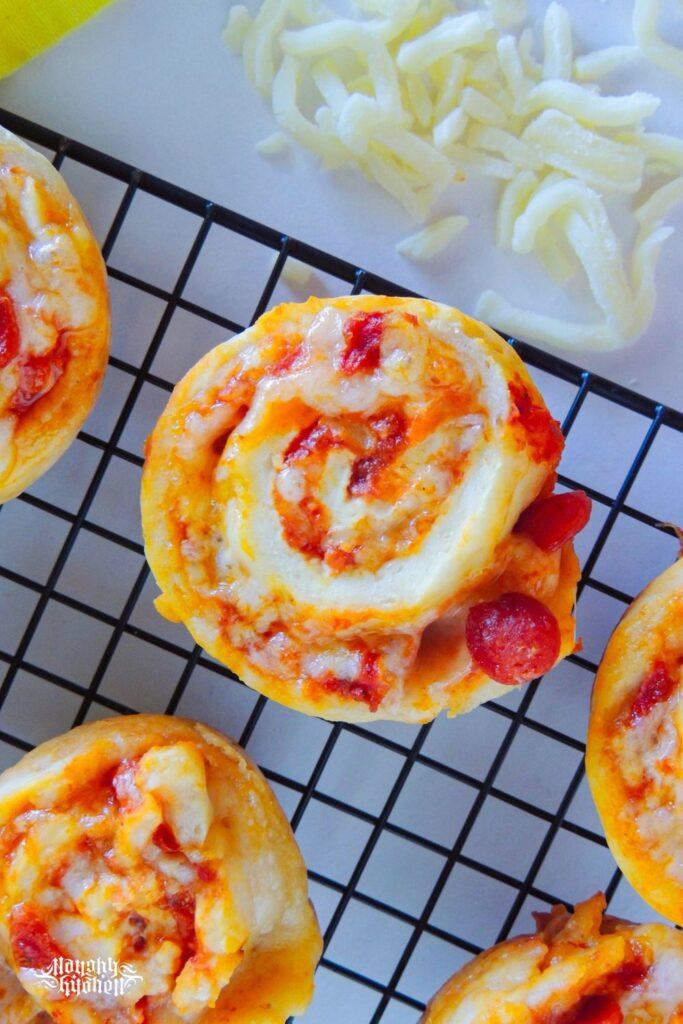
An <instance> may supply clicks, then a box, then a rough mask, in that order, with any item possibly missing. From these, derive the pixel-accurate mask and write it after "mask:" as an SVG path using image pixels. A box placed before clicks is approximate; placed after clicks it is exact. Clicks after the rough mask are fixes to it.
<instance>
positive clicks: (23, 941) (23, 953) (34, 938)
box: [9, 903, 62, 970]
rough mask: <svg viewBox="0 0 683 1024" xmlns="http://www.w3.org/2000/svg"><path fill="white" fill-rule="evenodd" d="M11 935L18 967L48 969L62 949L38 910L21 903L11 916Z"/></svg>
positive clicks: (13, 953) (60, 954)
mask: <svg viewBox="0 0 683 1024" xmlns="http://www.w3.org/2000/svg"><path fill="white" fill-rule="evenodd" d="M9 937H10V943H11V946H12V956H13V957H14V962H15V964H16V965H17V967H26V968H29V969H30V970H46V969H47V968H48V967H49V966H50V964H51V963H52V962H53V960H56V959H57V958H58V957H60V956H62V951H61V949H60V948H59V946H58V945H57V943H56V942H55V941H54V939H53V938H52V936H51V935H50V933H49V931H48V930H47V927H46V925H45V922H44V921H43V919H42V917H41V916H40V914H39V913H38V911H37V910H36V909H35V908H34V907H32V906H31V905H30V904H28V903H19V904H18V905H17V906H16V907H13V908H12V911H11V912H10V916H9Z"/></svg>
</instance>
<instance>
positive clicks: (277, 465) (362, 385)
mask: <svg viewBox="0 0 683 1024" xmlns="http://www.w3.org/2000/svg"><path fill="white" fill-rule="evenodd" d="M562 448H563V438H562V434H561V431H560V428H559V425H558V424H557V423H556V421H555V420H553V418H552V417H551V415H550V413H549V412H548V410H547V408H546V406H545V404H544V402H543V399H542V397H541V395H540V394H539V392H538V391H537V389H536V387H535V386H534V384H533V382H532V380H531V378H530V377H529V375H528V373H527V371H526V369H525V368H524V365H523V363H522V362H521V360H520V359H519V357H518V356H517V355H516V353H515V352H514V350H513V349H512V348H511V347H510V346H509V345H508V344H506V343H505V342H504V341H503V340H502V338H500V337H499V336H498V335H497V334H495V333H494V332H493V331H491V330H490V329H489V328H487V327H486V326H484V324H480V323H478V322H477V321H475V320H471V319H469V318H468V317H466V316H464V315H463V314H462V313H459V312H458V311H457V310H454V309H451V308H450V307H447V306H442V305H438V304H436V303H434V302H427V301H425V300H421V299H407V298H382V297H376V296H362V297H345V298H339V299H327V300H322V299H315V298H312V299H309V300H308V301H307V302H305V303H303V304H301V305H296V304H288V305H283V306H278V307H277V308H275V309H273V310H271V311H270V312H269V313H267V314H265V315H264V316H262V317H261V318H260V320H259V321H258V322H257V323H256V324H255V325H254V326H253V327H251V328H249V330H247V331H245V332H244V333H243V334H241V335H239V336H237V337H235V338H233V339H231V340H230V341H228V342H226V343H225V344H223V345H219V346H218V347H217V348H215V349H213V351H211V352H209V353H208V354H207V355H206V356H205V357H204V358H203V359H201V360H200V362H199V363H198V364H197V365H196V366H195V367H194V368H193V369H192V370H190V372H189V373H188V374H187V375H186V376H185V378H184V379H183V380H182V381H181V382H180V384H179V385H178V386H177V387H176V389H175V391H174V392H173V395H172V396H171V398H170V400H169V403H168V405H167V407H166V410H165V411H164V413H163V414H162V416H161V418H160V420H159V422H158V423H157V425H156V427H155V429H154V432H153V433H152V435H151V437H150V439H149V441H148V446H147V457H146V464H145V470H144V475H143V485H142V513H143V528H144V535H145V547H146V552H147V557H148V560H149V563H150V565H151V567H152V571H153V573H154V575H155V577H156V580H157V583H158V584H159V587H160V588H161V591H162V595H161V597H160V599H159V600H158V603H157V607H158V609H159V611H160V612H161V613H162V614H163V615H166V616H167V617H169V618H171V619H175V620H180V621H182V622H184V623H185V624H186V626H187V627H188V628H189V630H190V631H191V633H192V635H193V636H194V637H195V639H196V641H197V642H198V643H199V644H201V645H202V646H203V647H204V648H205V649H206V650H207V651H209V653H210V654H212V655H213V656H214V657H216V658H217V659H219V660H220V661H222V662H224V663H225V664H227V665H229V666H230V667H231V668H232V669H234V671H235V672H236V673H238V674H239V675H240V676H241V678H242V679H243V680H244V681H245V682H246V683H248V684H249V685H250V686H253V687H254V688H255V689H257V690H260V691H261V692H262V693H264V694H266V695H267V696H269V697H272V698H274V699H275V700H278V701H280V702H282V703H283V704H286V705H288V706H289V707H292V708H296V709H297V710H300V711H304V712H306V713H308V714H314V715H320V716H322V717H325V718H329V719H334V720H343V721H356V722H358V721H371V720H373V719H393V720H396V721H405V722H425V721H429V720H431V719H432V718H434V717H435V716H436V715H437V714H438V713H439V711H441V710H444V709H447V710H448V711H450V712H452V713H458V712H462V711H467V710H469V709H470V708H472V707H474V706H476V705H477V704H480V703H481V702H482V701H485V700H487V699H489V698H490V697H495V696H498V695H501V694H503V693H506V692H507V690H508V687H510V686H518V685H520V684H521V683H524V682H528V681H529V680H530V679H533V678H535V677H537V676H539V675H541V674H542V673H543V672H546V671H547V670H548V669H550V668H552V667H553V665H555V663H556V662H557V661H558V660H559V659H560V658H562V657H563V656H565V655H566V654H568V653H569V652H570V651H572V650H573V647H574V618H573V614H572V610H573V605H574V599H575V592H576V582H577V578H578V575H579V570H578V564H577V560H576V557H575V555H574V551H573V547H572V538H573V536H574V534H575V533H576V532H577V531H578V530H579V529H580V528H581V527H582V526H583V525H585V522H586V520H587V518H588V513H589V509H590V502H589V500H588V498H587V497H586V495H585V494H583V493H582V492H576V493H574V494H564V495H552V493H551V492H552V490H553V486H554V483H555V469H556V466H557V464H558V461H559V459H560V455H561V452H562Z"/></svg>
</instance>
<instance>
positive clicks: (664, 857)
mask: <svg viewBox="0 0 683 1024" xmlns="http://www.w3.org/2000/svg"><path fill="white" fill-rule="evenodd" d="M586 769H587V773H588V781H589V783H590V787H591V790H592V793H593V799H594V800H595V803H596V806H597V808H598V812H599V814H600V818H601V819H602V825H603V828H604V830H605V835H606V837H607V841H608V843H609V846H610V849H611V851H612V853H613V854H614V857H615V859H616V861H617V863H618V864H619V867H620V868H621V869H622V871H623V872H624V874H625V875H626V877H627V878H628V879H629V881H630V882H631V884H632V885H633V887H634V888H635V889H636V890H637V891H638V892H639V893H640V895H641V896H642V897H643V899H644V900H646V901H647V902H648V903H649V904H650V906H652V907H654V908H655V910H658V911H659V913H660V914H664V915H665V917H668V918H670V919H671V920H672V921H675V922H676V924H679V925H683V558H679V560H678V561H677V562H675V563H674V565H672V566H671V567H670V568H669V569H667V570H666V571H665V572H663V573H662V574H661V576H658V577H657V579H655V580H654V581H653V582H652V583H651V584H650V585H649V586H648V587H647V588H646V589H645V590H644V591H643V593H642V594H640V596H639V597H637V598H636V600H635V601H634V602H633V604H632V605H631V606H630V608H629V609H628V611H627V612H626V614H625V615H624V617H623V619H622V620H621V622H620V623H619V625H618V626H617V628H616V629H615V631H614V633H613V634H612V637H611V639H610V642H609V644H608V645H607V649H606V650H605V655H604V657H603V659H602V662H601V664H600V668H599V671H598V674H597V676H596V679H595V687H594V690H593V701H592V706H591V715H590V722H589V728H588V743H587V748H586Z"/></svg>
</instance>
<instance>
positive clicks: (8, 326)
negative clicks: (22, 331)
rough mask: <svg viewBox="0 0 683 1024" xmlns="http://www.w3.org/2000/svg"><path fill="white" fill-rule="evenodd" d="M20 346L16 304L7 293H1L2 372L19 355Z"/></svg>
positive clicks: (0, 341)
mask: <svg viewBox="0 0 683 1024" xmlns="http://www.w3.org/2000/svg"><path fill="white" fill-rule="evenodd" d="M20 345H21V337H20V335H19V324H18V323H17V315H16V313H15V311H14V303H13V302H12V300H11V299H10V297H9V295H7V293H6V292H0V370H2V368H3V367H4V366H7V365H8V364H9V363H11V362H12V360H13V359H15V358H16V356H18V355H19V348H20Z"/></svg>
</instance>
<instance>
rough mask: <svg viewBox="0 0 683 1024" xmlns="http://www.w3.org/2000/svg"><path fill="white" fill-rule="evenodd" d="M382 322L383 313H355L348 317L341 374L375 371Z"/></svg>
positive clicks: (345, 326) (345, 327) (377, 362)
mask: <svg viewBox="0 0 683 1024" xmlns="http://www.w3.org/2000/svg"><path fill="white" fill-rule="evenodd" d="M384 320H385V316H384V313H356V314H355V316H352V317H349V319H348V320H347V321H346V323H345V324H344V341H345V342H346V345H345V348H344V351H343V352H342V356H341V371H342V373H345V374H347V376H350V375H351V374H354V373H361V372H362V373H370V372H372V370H376V369H377V367H378V366H379V360H380V354H381V353H380V343H381V341H382V333H383V331H384Z"/></svg>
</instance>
